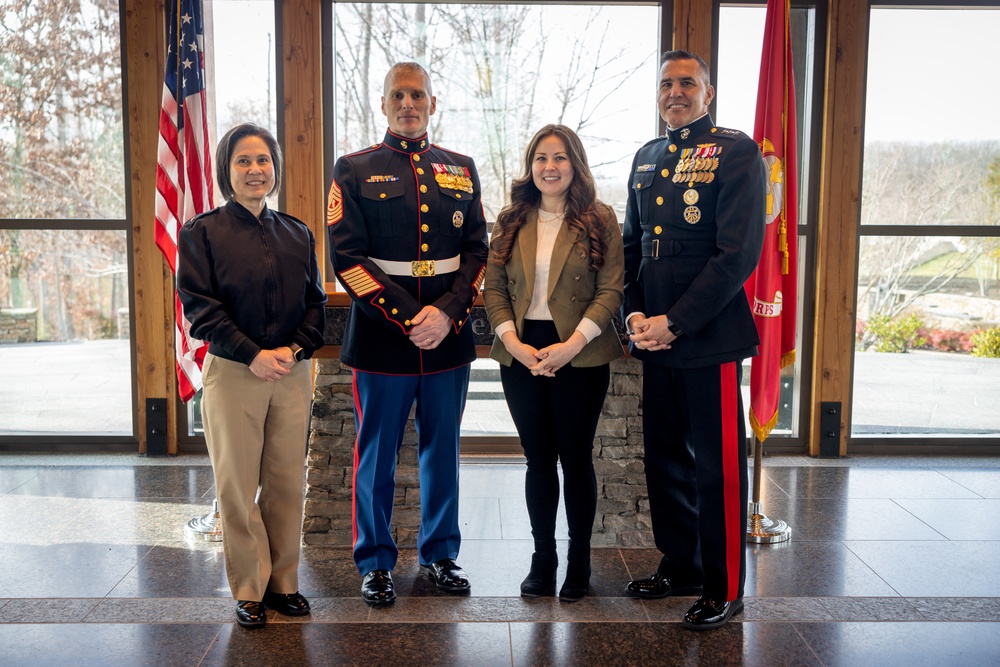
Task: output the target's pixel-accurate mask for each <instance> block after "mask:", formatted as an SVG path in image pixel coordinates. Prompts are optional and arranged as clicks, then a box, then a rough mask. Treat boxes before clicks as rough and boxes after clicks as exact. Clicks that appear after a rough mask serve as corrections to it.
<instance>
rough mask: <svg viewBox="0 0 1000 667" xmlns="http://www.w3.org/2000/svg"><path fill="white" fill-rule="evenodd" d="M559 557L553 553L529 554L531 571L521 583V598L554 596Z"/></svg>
mask: <svg viewBox="0 0 1000 667" xmlns="http://www.w3.org/2000/svg"><path fill="white" fill-rule="evenodd" d="M558 566H559V557H558V556H556V555H555V554H554V553H538V552H535V553H533V554H531V570H529V571H528V576H527V577H525V578H524V581H522V582H521V597H523V598H537V597H542V596H543V595H555V594H556V568H557V567H558Z"/></svg>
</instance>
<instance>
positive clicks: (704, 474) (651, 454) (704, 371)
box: [622, 51, 766, 629]
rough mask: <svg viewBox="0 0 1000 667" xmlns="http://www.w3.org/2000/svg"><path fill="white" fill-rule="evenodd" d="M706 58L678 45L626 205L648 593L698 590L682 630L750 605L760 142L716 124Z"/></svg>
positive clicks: (629, 324)
mask: <svg viewBox="0 0 1000 667" xmlns="http://www.w3.org/2000/svg"><path fill="white" fill-rule="evenodd" d="M714 95H715V89H714V88H712V86H711V84H710V83H709V71H708V67H707V66H706V65H705V62H704V61H703V60H702V59H701V58H699V57H698V56H695V55H693V54H691V53H688V52H686V51H670V52H669V53H667V54H666V55H665V56H664V60H663V64H662V66H661V68H660V82H659V96H658V107H659V111H660V116H661V117H662V118H663V120H664V121H665V122H666V124H667V128H668V129H667V134H666V136H664V137H661V138H658V139H654V140H653V141H651V142H649V143H647V144H646V145H645V146H643V147H642V148H640V149H639V152H638V153H637V154H636V157H635V161H634V162H633V164H632V174H631V176H630V178H629V197H628V204H627V207H626V210H625V230H624V235H625V304H624V306H623V308H622V314H623V316H624V320H625V326H626V328H627V329H629V330H630V331H631V332H632V335H631V339H632V354H633V356H635V357H636V358H637V359H640V360H641V361H642V374H643V389H642V425H643V439H644V446H645V465H646V482H647V486H648V491H649V505H650V514H651V518H652V523H653V536H654V538H655V540H656V546H657V548H658V549H659V550H660V551H661V552H663V558H662V560H661V561H660V565H659V568H658V569H657V572H656V573H655V574H654V575H652V576H651V577H648V578H645V579H637V580H634V581H631V582H629V584H628V585H627V586H626V587H625V592H626V593H628V594H629V595H633V596H636V597H643V598H659V597H664V596H667V595H686V594H687V595H689V594H692V593H701V597H700V598H699V599H698V601H697V602H696V603H695V604H694V606H693V607H691V609H689V610H688V612H687V614H685V615H684V619H683V622H684V625H685V626H686V627H689V628H694V629H707V628H714V627H718V626H720V625H723V624H724V623H726V622H727V621H728V620H729V619H730V618H731V617H732V615H733V614H737V613H739V612H740V611H742V609H743V583H744V579H745V577H746V553H745V551H746V525H747V514H746V513H747V455H746V432H745V430H746V427H745V425H744V421H743V406H742V397H741V394H740V376H741V369H742V366H741V362H742V360H743V359H745V358H747V357H750V356H753V355H755V354H756V353H757V343H758V338H757V329H756V326H755V324H754V321H753V316H752V315H751V313H750V307H749V305H748V303H747V296H746V293H745V292H744V291H743V283H744V282H746V280H747V278H749V277H750V274H751V273H752V272H753V270H754V267H755V266H756V265H757V260H758V259H759V258H760V251H761V246H762V245H763V239H764V228H765V218H764V203H765V193H766V170H765V167H764V161H763V159H762V158H761V154H760V150H759V149H758V148H757V144H756V143H755V142H754V141H753V140H752V139H750V138H749V137H747V136H746V135H745V134H743V133H742V132H739V131H737V130H728V129H725V128H722V127H718V126H716V125H715V123H713V122H712V117H711V116H710V115H709V114H708V105H709V103H710V102H711V101H712V98H713V97H714Z"/></svg>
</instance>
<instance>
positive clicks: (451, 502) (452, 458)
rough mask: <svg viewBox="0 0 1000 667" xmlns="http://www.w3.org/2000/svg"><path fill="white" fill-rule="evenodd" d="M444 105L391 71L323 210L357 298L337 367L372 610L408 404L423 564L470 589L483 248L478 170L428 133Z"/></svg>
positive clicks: (389, 563) (381, 584) (420, 77)
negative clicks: (471, 461)
mask: <svg viewBox="0 0 1000 667" xmlns="http://www.w3.org/2000/svg"><path fill="white" fill-rule="evenodd" d="M436 104H437V101H436V99H435V97H434V96H433V95H432V94H431V81H430V77H429V76H428V74H427V72H426V71H425V70H424V68H423V67H421V66H420V65H418V64H417V63H412V62H404V63H397V64H395V65H393V66H392V67H391V68H390V69H389V73H388V74H387V75H386V77H385V86H384V91H383V97H382V113H384V114H385V115H386V118H387V119H388V123H389V129H388V131H387V132H386V134H385V138H384V139H383V141H382V143H380V144H376V145H374V146H372V147H371V148H368V149H366V150H363V151H359V152H357V153H353V154H351V155H346V156H344V157H341V158H340V159H339V160H337V163H336V165H335V166H334V168H333V183H332V184H331V186H330V193H329V198H328V205H327V225H328V227H327V229H328V230H329V240H330V253H331V257H332V260H333V267H334V270H335V271H336V275H337V279H338V280H339V281H340V283H341V284H342V285H343V286H344V288H346V290H347V292H348V293H349V294H350V295H351V298H352V302H351V309H350V313H349V315H348V319H347V328H346V331H345V333H344V341H343V346H342V347H341V356H340V360H341V362H343V363H344V364H345V365H347V366H350V367H351V368H353V369H354V396H355V405H354V408H355V423H356V426H357V443H356V450H355V457H354V498H353V505H354V562H355V563H356V565H357V567H358V571H359V573H360V574H361V575H362V577H363V580H362V586H361V597H362V598H363V599H364V600H365V601H366V602H368V603H370V604H373V605H379V604H388V603H391V602H392V601H393V600H394V599H395V596H396V594H395V590H394V588H393V583H392V574H391V573H392V569H393V567H394V566H395V565H396V559H397V556H398V551H397V548H396V544H395V542H394V541H393V539H392V532H391V520H392V509H393V500H394V497H395V468H396V455H397V452H398V451H399V447H400V445H401V444H402V441H403V431H404V429H405V426H406V420H407V416H408V415H409V412H410V408H411V406H413V404H414V401H416V406H417V407H416V427H417V433H418V444H417V453H418V458H419V464H420V510H421V518H420V530H419V532H418V535H417V550H418V556H419V560H420V566H421V569H422V571H424V572H425V573H427V574H428V576H429V577H430V578H431V580H432V581H433V582H434V583H435V584H436V585H437V587H438V588H440V589H443V590H446V591H467V590H468V589H469V588H470V584H469V578H468V576H467V575H466V574H465V572H463V571H462V569H461V568H460V567H459V566H458V565H457V564H456V562H455V559H456V558H457V557H458V551H459V545H460V543H461V534H460V532H459V527H458V444H459V427H460V423H461V419H462V411H463V410H464V409H465V398H466V393H467V389H468V385H469V365H470V363H471V362H472V361H473V359H475V356H476V350H475V344H474V342H473V337H472V329H471V327H470V326H469V324H468V318H469V313H470V311H471V309H472V302H473V300H474V299H475V298H476V295H477V293H478V290H479V287H480V285H481V284H482V277H483V267H484V265H485V261H486V257H487V253H488V246H487V241H486V220H485V217H484V214H483V207H482V203H481V195H482V193H481V192H480V188H479V176H478V174H477V173H476V166H475V164H474V163H473V161H472V159H471V158H469V157H467V156H464V155H460V154H458V153H453V152H451V151H449V150H445V149H443V148H441V147H439V146H435V145H433V144H431V143H430V140H429V139H428V138H427V125H428V123H429V120H430V116H431V115H432V114H433V113H434V111H435V108H436Z"/></svg>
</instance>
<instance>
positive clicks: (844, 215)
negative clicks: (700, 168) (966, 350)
mask: <svg viewBox="0 0 1000 667" xmlns="http://www.w3.org/2000/svg"><path fill="white" fill-rule="evenodd" d="M829 7H830V10H829V22H828V29H827V54H826V82H825V86H826V94H825V95H824V100H825V104H826V106H825V108H824V110H823V141H822V146H823V158H822V167H821V171H820V195H819V217H818V220H817V229H816V234H817V237H816V270H815V275H816V319H815V323H814V327H815V329H814V331H815V334H814V339H813V350H814V356H813V362H812V363H813V372H812V378H813V379H812V404H811V407H810V417H809V424H810V429H809V432H810V437H809V454H810V455H812V456H818V455H819V439H820V403H822V402H824V401H829V402H839V403H841V435H840V455H841V456H844V455H846V454H847V429H846V427H845V426H844V425H845V424H847V423H849V419H848V410H849V408H850V397H851V361H852V356H853V355H852V351H853V349H854V318H855V312H854V310H855V298H856V295H855V292H856V289H855V284H854V283H855V273H856V267H857V261H858V229H857V228H858V216H859V213H860V208H859V207H860V199H861V192H860V191H861V155H862V148H863V147H862V145H861V127H862V123H863V121H864V117H863V109H862V100H863V99H864V94H865V52H866V47H867V44H866V41H867V34H868V3H867V2H866V0H831V1H830V5H829Z"/></svg>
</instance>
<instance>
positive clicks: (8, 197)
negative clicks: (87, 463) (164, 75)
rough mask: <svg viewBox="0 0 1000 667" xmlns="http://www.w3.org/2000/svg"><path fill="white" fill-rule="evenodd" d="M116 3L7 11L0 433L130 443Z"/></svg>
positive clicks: (0, 196) (2, 63) (3, 37)
mask: <svg viewBox="0 0 1000 667" xmlns="http://www.w3.org/2000/svg"><path fill="white" fill-rule="evenodd" d="M124 165H125V158H124V147H123V122H122V67H121V40H120V36H119V16H118V4H117V3H108V2H102V1H98V0H81V1H80V2H72V3H70V2H49V3H30V2H29V3H24V2H19V3H13V2H4V3H0V365H2V368H3V369H4V370H3V372H2V377H3V380H2V381H0V437H7V436H23V435H42V434H46V435H52V434H70V433H72V434H90V435H104V434H114V435H124V436H132V435H133V430H134V428H133V410H132V404H133V400H132V395H133V392H132V383H131V377H132V372H131V362H130V359H131V348H130V345H129V339H130V326H129V322H130V308H129V306H130V290H129V281H128V276H129V257H130V252H129V241H130V238H129V237H130V232H129V223H128V220H127V214H126V199H125V166H124Z"/></svg>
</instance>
